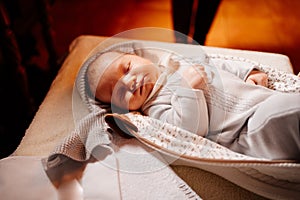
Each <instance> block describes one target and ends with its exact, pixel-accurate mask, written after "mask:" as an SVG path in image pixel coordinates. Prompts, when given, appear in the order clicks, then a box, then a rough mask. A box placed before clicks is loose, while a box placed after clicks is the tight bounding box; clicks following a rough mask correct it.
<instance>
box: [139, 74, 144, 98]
mask: <svg viewBox="0 0 300 200" xmlns="http://www.w3.org/2000/svg"><path fill="white" fill-rule="evenodd" d="M138 89H139V90H140V91H139V93H140V95H142V94H143V89H144V77H143V78H142V79H141V80H140V82H139V84H138Z"/></svg>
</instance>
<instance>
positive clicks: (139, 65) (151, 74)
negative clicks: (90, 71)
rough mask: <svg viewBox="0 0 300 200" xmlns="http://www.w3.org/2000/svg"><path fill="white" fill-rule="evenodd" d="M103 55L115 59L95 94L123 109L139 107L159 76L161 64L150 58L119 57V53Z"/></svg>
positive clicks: (126, 55) (124, 55) (103, 57)
mask: <svg viewBox="0 0 300 200" xmlns="http://www.w3.org/2000/svg"><path fill="white" fill-rule="evenodd" d="M118 54H119V53H118ZM101 57H102V58H101V59H113V61H112V63H111V64H110V65H109V66H108V67H107V68H106V70H105V71H104V73H103V75H102V77H101V78H100V81H99V83H98V86H97V92H96V97H97V98H98V99H99V100H101V101H104V102H107V103H110V102H111V103H112V104H114V105H116V106H118V107H119V108H122V109H128V110H138V109H139V108H140V107H141V106H142V105H143V103H144V102H145V100H146V98H147V97H148V96H149V94H150V92H151V91H152V89H153V86H154V84H155V82H156V81H157V79H158V77H159V75H160V69H159V68H158V66H156V65H154V64H153V63H152V62H151V61H150V60H147V59H144V58H142V57H139V56H136V55H130V54H119V55H118V56H116V52H112V53H106V54H104V55H102V56H101Z"/></svg>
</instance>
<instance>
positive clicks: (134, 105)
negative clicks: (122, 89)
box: [129, 95, 143, 110]
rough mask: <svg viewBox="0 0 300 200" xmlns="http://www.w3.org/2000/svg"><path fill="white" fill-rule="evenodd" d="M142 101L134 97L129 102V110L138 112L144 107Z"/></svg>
mask: <svg viewBox="0 0 300 200" xmlns="http://www.w3.org/2000/svg"><path fill="white" fill-rule="evenodd" d="M142 103H143V102H142V101H141V99H140V98H139V97H137V96H134V95H132V96H131V98H130V101H129V110H138V109H140V108H141V106H142Z"/></svg>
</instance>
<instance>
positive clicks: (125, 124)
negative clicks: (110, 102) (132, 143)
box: [104, 113, 138, 138]
mask: <svg viewBox="0 0 300 200" xmlns="http://www.w3.org/2000/svg"><path fill="white" fill-rule="evenodd" d="M104 119H105V122H106V123H107V124H108V126H109V127H110V128H111V129H112V130H113V131H114V132H116V133H118V134H119V135H121V136H123V137H125V138H132V137H134V134H133V133H134V132H137V131H138V128H137V127H136V126H135V125H134V124H133V123H132V122H131V121H130V119H129V118H128V117H126V116H125V115H122V114H117V113H113V114H106V115H105V117H104Z"/></svg>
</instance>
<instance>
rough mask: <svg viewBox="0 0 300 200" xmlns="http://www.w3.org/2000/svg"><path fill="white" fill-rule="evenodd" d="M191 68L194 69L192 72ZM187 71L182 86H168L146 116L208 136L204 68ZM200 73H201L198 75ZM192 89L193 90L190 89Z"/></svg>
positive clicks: (146, 106)
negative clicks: (203, 88)
mask: <svg viewBox="0 0 300 200" xmlns="http://www.w3.org/2000/svg"><path fill="white" fill-rule="evenodd" d="M190 68H191V69H190ZM190 68H188V69H187V70H185V71H184V73H183V75H184V78H183V79H182V83H181V84H180V83H178V82H177V84H174V82H173V83H171V84H170V83H169V84H167V85H165V86H164V88H163V89H162V90H161V91H160V92H159V94H158V96H157V97H156V98H154V99H153V100H152V101H151V102H150V103H149V104H148V105H145V107H144V108H145V109H144V110H143V112H144V114H146V115H148V116H151V117H153V118H156V119H159V120H162V121H164V122H167V123H170V124H173V125H176V126H178V127H181V128H183V129H186V130H188V131H191V132H193V133H196V134H198V135H201V136H205V135H206V133H207V131H208V123H209V122H208V110H207V105H206V100H205V97H204V92H203V91H202V90H199V89H193V88H200V87H201V88H202V87H205V85H206V76H205V73H202V72H201V71H203V72H204V70H201V69H204V68H201V67H200V70H198V69H197V68H192V67H190ZM196 71H199V72H196ZM191 87H193V88H191Z"/></svg>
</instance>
